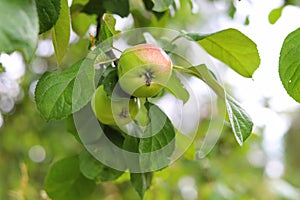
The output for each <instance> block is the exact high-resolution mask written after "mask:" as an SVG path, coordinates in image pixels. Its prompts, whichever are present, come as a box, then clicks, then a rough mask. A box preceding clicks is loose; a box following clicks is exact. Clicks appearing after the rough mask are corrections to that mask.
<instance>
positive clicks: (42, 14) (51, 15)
mask: <svg viewBox="0 0 300 200" xmlns="http://www.w3.org/2000/svg"><path fill="white" fill-rule="evenodd" d="M35 3H36V7H37V11H38V16H39V25H40V32H39V33H44V32H46V31H48V30H50V29H51V28H52V27H53V26H54V24H55V23H56V21H57V19H58V16H59V12H60V0H35Z"/></svg>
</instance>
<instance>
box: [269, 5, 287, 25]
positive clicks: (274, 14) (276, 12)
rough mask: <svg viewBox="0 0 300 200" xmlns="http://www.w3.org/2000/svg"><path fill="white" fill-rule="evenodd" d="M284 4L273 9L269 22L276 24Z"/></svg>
mask: <svg viewBox="0 0 300 200" xmlns="http://www.w3.org/2000/svg"><path fill="white" fill-rule="evenodd" d="M283 8H284V6H281V7H279V8H275V9H273V10H272V11H271V12H270V14H269V22H270V24H275V23H276V22H277V20H278V19H279V18H280V17H281V14H282V10H283Z"/></svg>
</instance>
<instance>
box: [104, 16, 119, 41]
mask: <svg viewBox="0 0 300 200" xmlns="http://www.w3.org/2000/svg"><path fill="white" fill-rule="evenodd" d="M115 25H116V19H115V18H114V16H113V15H111V14H107V13H105V14H104V15H103V17H102V21H101V32H100V41H104V40H106V39H108V38H111V37H112V36H113V35H115V34H117V33H119V32H120V31H116V29H115Z"/></svg>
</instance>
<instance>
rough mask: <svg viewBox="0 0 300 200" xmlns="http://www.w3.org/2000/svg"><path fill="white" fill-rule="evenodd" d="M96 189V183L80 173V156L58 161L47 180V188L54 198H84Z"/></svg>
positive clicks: (56, 199) (65, 199)
mask: <svg viewBox="0 0 300 200" xmlns="http://www.w3.org/2000/svg"><path fill="white" fill-rule="evenodd" d="M94 189H95V183H94V182H93V181H91V180H89V179H87V178H85V177H84V176H83V175H82V174H81V173H80V170H79V160H78V156H73V157H68V158H65V159H62V160H60V161H58V162H56V163H55V164H54V165H53V166H52V167H51V168H50V170H49V172H48V174H47V177H46V181H45V190H46V192H47V193H48V195H49V197H51V198H52V199H53V200H74V199H76V200H81V199H82V200H84V199H86V198H87V197H88V196H89V195H90V194H91V193H92V192H93V190H94Z"/></svg>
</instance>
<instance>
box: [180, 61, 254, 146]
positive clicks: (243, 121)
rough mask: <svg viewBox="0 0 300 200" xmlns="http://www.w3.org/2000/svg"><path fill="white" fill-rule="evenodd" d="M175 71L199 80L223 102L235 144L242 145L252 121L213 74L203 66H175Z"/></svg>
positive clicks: (249, 131)
mask: <svg viewBox="0 0 300 200" xmlns="http://www.w3.org/2000/svg"><path fill="white" fill-rule="evenodd" d="M175 69H176V70H178V71H180V72H182V73H187V74H190V75H193V76H196V77H198V78H200V79H201V80H203V81H204V82H205V83H206V84H207V85H208V86H210V88H211V89H213V91H214V92H215V93H216V94H217V95H218V96H219V97H220V98H221V99H222V100H223V101H224V103H225V104H226V109H227V113H228V116H229V121H230V124H231V127H232V131H233V133H234V136H235V138H236V140H237V142H238V143H239V144H240V145H242V144H243V142H244V141H245V140H246V139H247V138H248V137H249V135H250V134H251V131H252V127H253V123H252V120H251V118H250V117H249V115H248V114H247V112H246V111H245V110H244V109H243V108H242V107H241V106H240V105H239V103H238V102H237V101H236V100H234V98H233V97H231V96H230V95H229V94H227V93H226V91H225V90H224V88H223V87H222V86H221V85H220V84H219V82H218V81H217V80H216V78H215V76H214V75H213V73H212V72H211V71H210V70H209V69H208V68H207V67H206V66H205V65H203V64H202V65H199V66H195V67H190V68H183V67H179V66H175Z"/></svg>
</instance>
